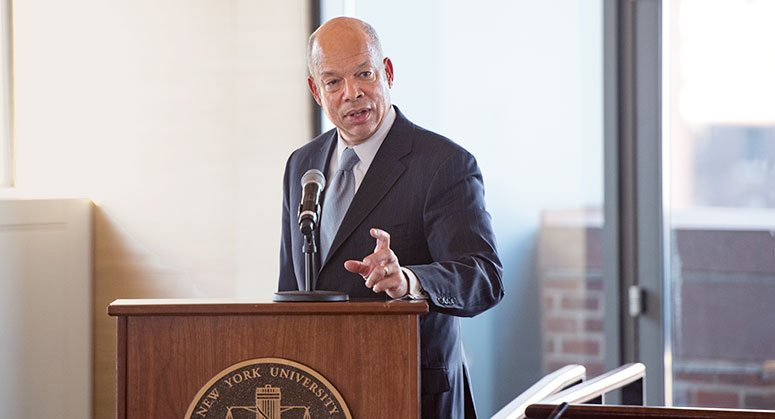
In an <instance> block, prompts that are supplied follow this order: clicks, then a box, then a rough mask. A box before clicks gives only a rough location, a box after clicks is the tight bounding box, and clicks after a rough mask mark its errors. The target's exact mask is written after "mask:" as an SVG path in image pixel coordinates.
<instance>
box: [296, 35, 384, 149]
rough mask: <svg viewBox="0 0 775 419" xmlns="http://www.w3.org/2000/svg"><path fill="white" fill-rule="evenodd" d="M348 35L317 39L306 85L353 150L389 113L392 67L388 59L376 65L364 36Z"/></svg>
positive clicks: (374, 57) (377, 62)
mask: <svg viewBox="0 0 775 419" xmlns="http://www.w3.org/2000/svg"><path fill="white" fill-rule="evenodd" d="M349 31H350V32H349V33H346V34H341V33H340V34H337V33H331V32H332V31H328V32H325V33H321V34H320V35H319V38H318V40H317V42H316V47H315V50H314V52H313V57H314V64H313V65H312V71H313V75H312V77H310V78H309V80H308V83H309V87H310V90H311V91H312V95H313V96H314V97H315V100H316V101H317V102H318V104H319V105H321V106H322V107H323V110H324V111H325V112H326V116H328V119H329V120H331V122H332V123H333V124H334V125H336V127H337V128H338V129H339V133H340V135H341V136H342V139H343V140H344V141H345V142H346V143H347V144H348V145H351V146H353V145H357V144H360V143H362V142H363V141H365V140H366V139H368V138H369V137H370V136H371V135H372V134H374V132H375V131H377V128H379V125H380V123H381V122H382V120H383V119H384V118H385V115H386V114H387V112H388V109H389V107H390V87H391V86H392V84H393V64H392V63H391V62H390V59H388V58H385V59H384V60H383V61H382V62H379V57H376V55H377V54H376V53H372V52H371V51H370V49H369V41H368V37H367V36H366V35H365V34H363V33H358V31H355V32H353V30H352V29H349ZM340 32H341V31H340Z"/></svg>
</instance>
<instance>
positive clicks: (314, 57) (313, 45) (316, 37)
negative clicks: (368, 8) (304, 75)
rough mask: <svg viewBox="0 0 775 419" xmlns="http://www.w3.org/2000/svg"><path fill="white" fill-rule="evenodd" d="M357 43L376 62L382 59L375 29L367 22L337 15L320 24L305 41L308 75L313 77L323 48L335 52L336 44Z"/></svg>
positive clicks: (380, 46)
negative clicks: (306, 41) (307, 40)
mask: <svg viewBox="0 0 775 419" xmlns="http://www.w3.org/2000/svg"><path fill="white" fill-rule="evenodd" d="M358 44H360V45H362V46H363V47H364V48H366V49H367V50H368V51H369V53H370V54H371V55H372V57H373V58H374V59H375V60H376V61H377V62H381V61H382V60H383V58H384V56H383V54H382V44H381V43H380V42H379V37H378V36H377V31H376V30H374V27H373V26H371V25H369V24H368V23H366V22H364V21H362V20H360V19H356V18H352V17H337V18H334V19H331V20H329V21H328V22H326V23H324V24H322V25H320V27H319V28H318V29H317V30H316V31H315V32H313V33H312V35H310V37H309V42H308V43H307V68H308V70H309V74H310V76H312V77H315V72H316V71H317V70H318V64H319V63H320V54H321V52H322V50H323V49H325V50H326V51H333V52H336V50H337V46H342V47H350V46H352V45H358Z"/></svg>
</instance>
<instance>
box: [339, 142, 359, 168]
mask: <svg viewBox="0 0 775 419" xmlns="http://www.w3.org/2000/svg"><path fill="white" fill-rule="evenodd" d="M359 161H361V159H359V158H358V155H357V154H355V150H353V149H352V148H351V147H347V148H345V149H344V151H343V152H342V159H341V160H340V161H339V170H341V171H344V172H348V171H350V170H353V166H355V164H356V163H358V162H359Z"/></svg>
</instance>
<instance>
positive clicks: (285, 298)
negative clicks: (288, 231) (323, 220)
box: [274, 205, 350, 302]
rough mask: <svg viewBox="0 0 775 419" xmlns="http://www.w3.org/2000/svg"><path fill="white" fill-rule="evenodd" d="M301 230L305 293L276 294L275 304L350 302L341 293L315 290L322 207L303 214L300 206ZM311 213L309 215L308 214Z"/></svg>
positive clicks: (288, 292) (286, 292)
mask: <svg viewBox="0 0 775 419" xmlns="http://www.w3.org/2000/svg"><path fill="white" fill-rule="evenodd" d="M299 213H300V214H299V215H298V217H299V228H300V229H301V233H302V234H303V235H304V245H303V246H302V252H304V290H303V291H280V292H276V293H274V301H275V302H310V301H348V300H349V299H350V297H349V296H348V295H347V294H345V293H343V292H340V291H327V290H319V291H316V290H315V289H314V287H315V282H317V281H315V282H313V281H312V278H313V277H314V276H315V255H316V254H317V252H318V249H317V246H316V245H315V230H317V227H318V223H317V220H319V219H320V205H317V206H316V208H315V212H314V213H313V212H312V211H305V212H303V213H302V212H301V206H299ZM307 213H309V214H307Z"/></svg>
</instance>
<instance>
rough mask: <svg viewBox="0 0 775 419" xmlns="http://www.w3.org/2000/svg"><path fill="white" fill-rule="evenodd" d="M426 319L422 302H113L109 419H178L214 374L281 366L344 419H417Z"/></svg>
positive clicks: (424, 304) (426, 309) (111, 312)
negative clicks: (262, 364)
mask: <svg viewBox="0 0 775 419" xmlns="http://www.w3.org/2000/svg"><path fill="white" fill-rule="evenodd" d="M427 312H428V305H427V304H426V303H425V302H423V301H389V302H385V301H382V302H368V301H351V302H342V303H270V302H255V301H252V302H251V301H239V300H217V301H216V300H116V301H114V302H113V303H111V304H110V306H109V307H108V314H110V315H111V316H117V317H118V318H117V328H118V348H117V358H118V365H117V368H118V383H117V384H118V405H117V413H116V417H117V418H119V419H125V418H132V419H134V418H136V419H146V418H183V417H184V416H186V413H187V409H188V408H189V405H191V403H192V401H193V400H194V399H195V397H196V396H197V395H198V392H199V391H200V389H202V388H203V386H205V385H206V384H207V383H208V381H210V380H211V379H213V377H214V376H216V375H217V374H219V373H220V372H222V371H224V370H225V369H227V368H229V367H230V366H232V365H235V364H238V363H241V362H244V361H246V360H251V359H257V358H281V359H288V360H291V361H294V362H296V363H299V364H303V365H305V366H307V367H309V368H311V369H312V370H315V371H317V372H318V373H319V374H320V375H322V376H323V377H324V378H325V379H327V380H328V381H329V382H330V384H332V385H333V386H334V387H335V388H336V389H337V390H338V392H339V394H340V395H341V396H342V398H343V399H344V401H345V403H346V405H347V406H348V407H349V410H350V412H351V414H352V417H353V418H369V419H375V418H417V417H419V411H420V401H419V400H420V392H419V388H420V387H419V365H420V363H419V320H418V316H419V315H422V314H424V313H427ZM267 388H269V386H267ZM258 391H259V390H258V389H256V393H258ZM318 393H320V391H318ZM256 397H258V395H256ZM256 403H258V402H256ZM275 416H277V417H279V413H277V414H275ZM285 416H286V415H285V414H283V417H285ZM287 416H288V417H291V416H292V415H290V414H288V415H287ZM252 417H262V416H261V415H258V414H255V415H254V416H252ZM294 417H295V416H294ZM235 419H236V416H235Z"/></svg>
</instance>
